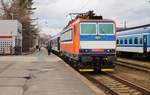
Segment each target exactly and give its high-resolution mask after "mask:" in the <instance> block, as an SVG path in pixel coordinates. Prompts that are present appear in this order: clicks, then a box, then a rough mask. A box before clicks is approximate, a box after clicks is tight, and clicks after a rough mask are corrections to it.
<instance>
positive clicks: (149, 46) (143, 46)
mask: <svg viewBox="0 0 150 95" xmlns="http://www.w3.org/2000/svg"><path fill="white" fill-rule="evenodd" d="M117 36H118V39H117V44H118V47H117V52H118V53H130V54H142V55H146V56H147V55H150V25H149V26H142V27H135V28H130V29H126V30H122V31H120V32H118V33H117Z"/></svg>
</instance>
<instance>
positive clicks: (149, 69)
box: [116, 60, 150, 73]
mask: <svg viewBox="0 0 150 95" xmlns="http://www.w3.org/2000/svg"><path fill="white" fill-rule="evenodd" d="M116 63H117V65H119V66H124V67H128V68H131V69H136V70H140V71H143V72H147V73H150V68H149V67H146V66H142V65H137V64H131V63H128V62H124V61H119V60H118V61H117V62H116Z"/></svg>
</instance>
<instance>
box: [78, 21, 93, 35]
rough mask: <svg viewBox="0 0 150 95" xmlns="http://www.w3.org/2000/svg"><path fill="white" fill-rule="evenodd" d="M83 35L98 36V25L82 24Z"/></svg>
mask: <svg viewBox="0 0 150 95" xmlns="http://www.w3.org/2000/svg"><path fill="white" fill-rule="evenodd" d="M80 26H81V29H80V30H81V34H83V35H84V34H86V35H88V34H89V35H91V34H92V35H93V34H94V35H95V34H96V24H95V23H81V24H80Z"/></svg>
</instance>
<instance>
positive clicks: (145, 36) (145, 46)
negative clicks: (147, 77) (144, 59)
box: [143, 35, 147, 54]
mask: <svg viewBox="0 0 150 95" xmlns="http://www.w3.org/2000/svg"><path fill="white" fill-rule="evenodd" d="M143 53H144V54H146V53H147V35H143Z"/></svg>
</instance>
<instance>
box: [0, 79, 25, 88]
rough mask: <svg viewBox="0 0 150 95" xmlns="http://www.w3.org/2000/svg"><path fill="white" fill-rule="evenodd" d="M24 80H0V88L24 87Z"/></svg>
mask: <svg viewBox="0 0 150 95" xmlns="http://www.w3.org/2000/svg"><path fill="white" fill-rule="evenodd" d="M25 82H26V79H24V78H0V86H11V87H12V86H20V87H23V86H24V85H25Z"/></svg>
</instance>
